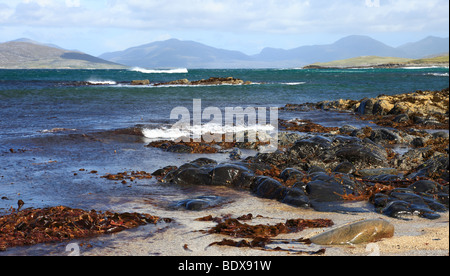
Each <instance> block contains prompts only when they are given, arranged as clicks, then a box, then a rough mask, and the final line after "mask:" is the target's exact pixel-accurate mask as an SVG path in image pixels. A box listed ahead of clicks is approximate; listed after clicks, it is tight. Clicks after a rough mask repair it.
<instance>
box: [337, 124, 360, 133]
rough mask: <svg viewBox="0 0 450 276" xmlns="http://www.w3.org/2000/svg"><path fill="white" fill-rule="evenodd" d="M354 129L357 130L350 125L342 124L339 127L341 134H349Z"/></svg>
mask: <svg viewBox="0 0 450 276" xmlns="http://www.w3.org/2000/svg"><path fill="white" fill-rule="evenodd" d="M355 130H358V128H357V127H354V126H350V125H344V126H342V127H341V128H340V129H339V132H340V133H342V134H347V135H350V134H351V133H352V132H353V131H355Z"/></svg>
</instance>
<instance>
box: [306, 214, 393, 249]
mask: <svg viewBox="0 0 450 276" xmlns="http://www.w3.org/2000/svg"><path fill="white" fill-rule="evenodd" d="M394 231H395V229H394V225H392V224H391V223H389V222H388V221H386V220H381V219H378V220H365V221H360V222H356V223H353V224H348V225H344V226H342V227H339V228H337V229H334V230H331V231H329V232H325V233H323V234H320V235H317V236H315V237H313V238H311V239H310V240H311V242H313V243H315V244H318V245H347V244H362V243H372V242H377V241H380V240H382V239H386V238H392V237H393V236H394Z"/></svg>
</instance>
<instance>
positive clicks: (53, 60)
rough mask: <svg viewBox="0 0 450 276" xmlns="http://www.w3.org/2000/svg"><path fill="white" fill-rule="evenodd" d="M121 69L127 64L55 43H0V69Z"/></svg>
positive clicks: (23, 41)
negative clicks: (64, 47)
mask: <svg viewBox="0 0 450 276" xmlns="http://www.w3.org/2000/svg"><path fill="white" fill-rule="evenodd" d="M1 68H6V69H120V68H126V66H123V65H120V64H116V63H114V62H111V61H107V60H103V59H100V58H97V57H94V56H91V55H88V54H85V53H82V52H79V51H69V50H64V49H62V48H60V47H58V46H56V45H53V44H44V43H40V42H37V41H33V40H30V39H24V38H22V39H18V40H14V41H10V42H6V43H1V44H0V69H1Z"/></svg>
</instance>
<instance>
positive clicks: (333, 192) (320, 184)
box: [306, 180, 345, 207]
mask: <svg viewBox="0 0 450 276" xmlns="http://www.w3.org/2000/svg"><path fill="white" fill-rule="evenodd" d="M306 193H307V194H308V197H309V199H310V200H311V201H312V202H314V201H316V202H335V201H343V198H342V197H341V196H339V195H343V194H345V191H344V188H343V187H342V185H341V184H339V183H338V182H336V181H322V180H315V181H311V182H309V183H308V185H306ZM312 205H313V207H314V204H312Z"/></svg>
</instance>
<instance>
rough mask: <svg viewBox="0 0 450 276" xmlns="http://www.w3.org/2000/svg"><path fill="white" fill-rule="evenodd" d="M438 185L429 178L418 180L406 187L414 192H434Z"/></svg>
mask: <svg viewBox="0 0 450 276" xmlns="http://www.w3.org/2000/svg"><path fill="white" fill-rule="evenodd" d="M438 185H439V184H438V183H436V182H434V181H431V180H419V181H417V182H415V183H414V184H412V185H411V186H409V187H408V188H409V189H411V190H413V191H414V192H416V193H436V192H437V190H438Z"/></svg>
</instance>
